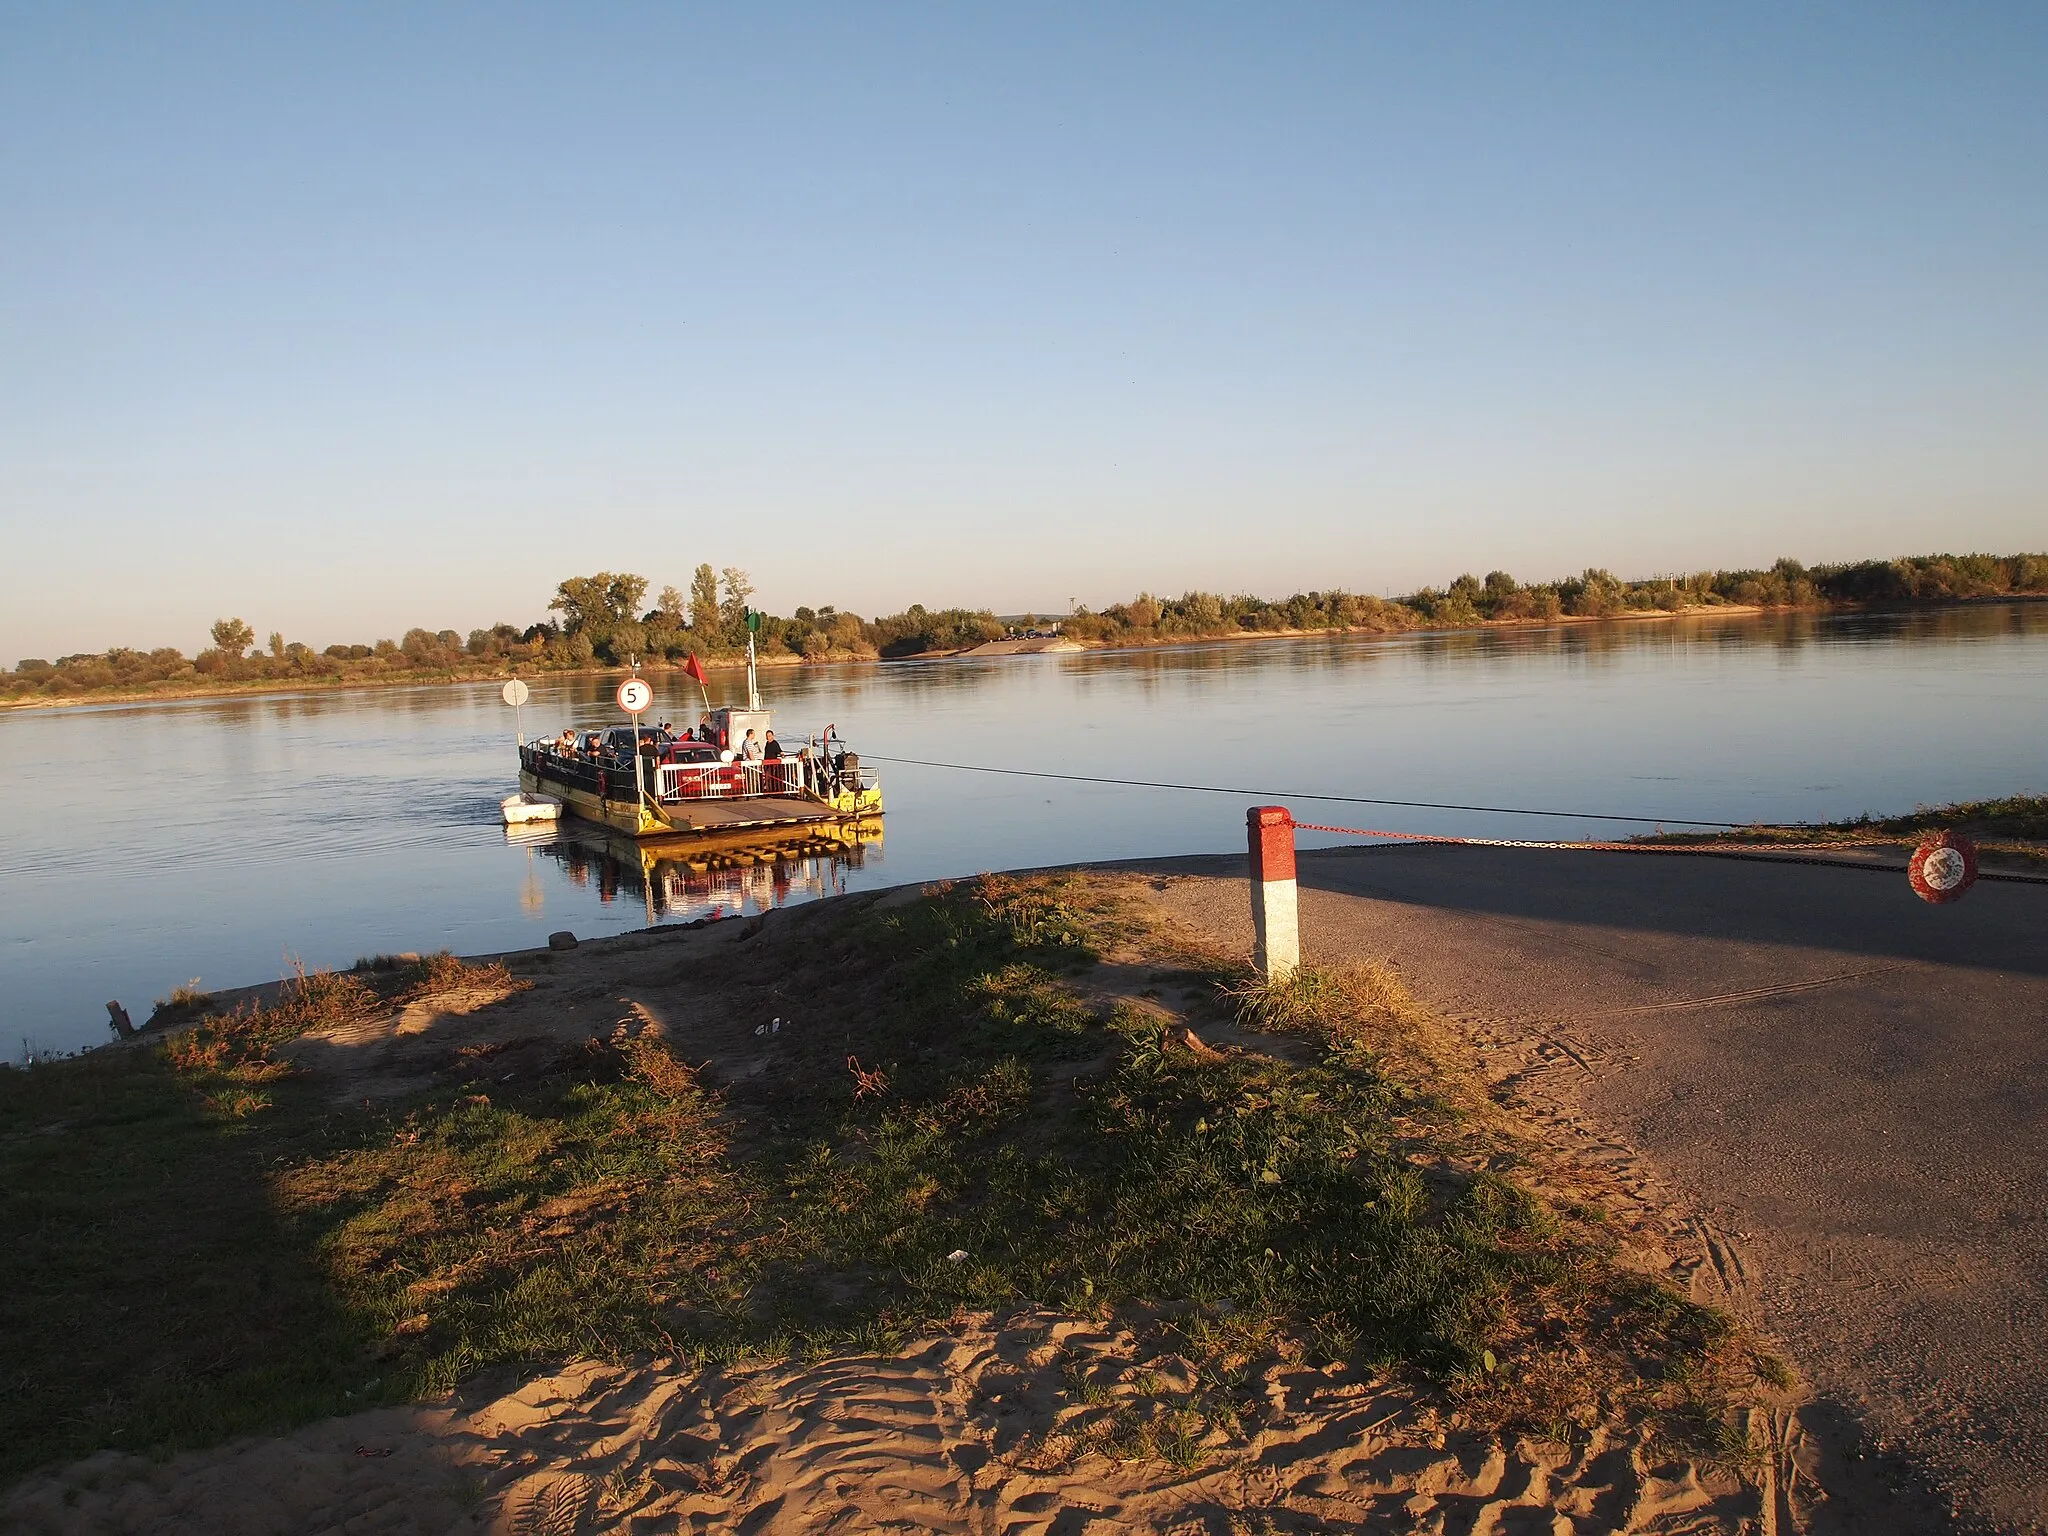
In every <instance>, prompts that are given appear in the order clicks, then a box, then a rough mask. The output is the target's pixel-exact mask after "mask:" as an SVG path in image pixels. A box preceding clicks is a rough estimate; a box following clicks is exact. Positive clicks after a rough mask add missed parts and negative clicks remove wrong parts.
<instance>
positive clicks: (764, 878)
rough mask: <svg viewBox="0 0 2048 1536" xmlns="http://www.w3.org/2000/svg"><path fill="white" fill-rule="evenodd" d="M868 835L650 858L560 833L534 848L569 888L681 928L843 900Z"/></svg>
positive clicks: (645, 852) (651, 851)
mask: <svg viewBox="0 0 2048 1536" xmlns="http://www.w3.org/2000/svg"><path fill="white" fill-rule="evenodd" d="M871 830H872V832H873V834H874V835H873V836H872V838H871V840H870V841H868V842H847V843H838V842H831V843H830V846H826V844H827V842H828V840H825V839H815V840H811V841H808V842H804V843H788V844H782V845H775V844H767V843H764V844H758V845H752V846H749V847H745V848H732V847H727V848H722V849H707V848H702V847H687V848H678V849H673V850H658V849H655V848H653V847H648V846H643V845H639V844H635V843H632V842H630V841H627V840H625V839H614V838H606V837H602V836H599V835H597V834H594V833H591V834H585V833H583V832H582V831H581V830H580V829H579V830H574V831H572V830H570V829H566V828H565V829H564V830H563V831H562V832H561V833H559V834H558V835H557V836H555V837H554V838H553V839H552V840H549V841H537V842H536V843H535V847H536V849H537V851H538V852H540V853H542V854H544V855H546V856H547V857H548V858H550V859H553V860H554V861H555V862H556V863H558V864H560V865H561V866H562V869H563V873H564V874H565V875H566V876H567V877H568V880H569V883H570V884H571V885H574V886H576V887H578V888H579V889H583V890H590V891H595V892H596V894H597V899H598V900H599V901H600V902H602V903H605V904H607V905H609V904H610V903H612V902H615V901H619V900H622V899H623V900H626V901H630V902H633V903H635V904H637V905H646V906H649V907H651V909H652V912H653V915H654V917H655V918H656V919H657V920H659V919H662V918H668V919H673V920H676V921H685V922H687V921H689V920H692V919H694V918H699V917H725V916H731V915H732V914H735V913H739V912H765V911H768V910H769V909H771V908H774V907H782V906H788V905H790V904H792V903H795V902H803V901H815V900H818V899H820V898H822V897H826V896H839V895H844V894H845V892H846V890H847V888H848V876H849V874H850V873H851V872H852V871H854V870H858V869H861V868H863V867H864V866H865V865H866V863H867V861H868V859H869V858H870V857H871V856H874V855H876V854H878V853H879V851H880V850H879V846H878V845H879V841H880V838H879V828H875V829H871Z"/></svg>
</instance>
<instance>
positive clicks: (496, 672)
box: [0, 555, 2048, 699]
mask: <svg viewBox="0 0 2048 1536" xmlns="http://www.w3.org/2000/svg"><path fill="white" fill-rule="evenodd" d="M648 587H649V582H648V580H647V578H646V577H644V576H637V575H632V574H629V573H615V572H611V571H598V572H596V573H595V574H593V575H589V576H572V577H569V578H568V579H566V580H564V581H562V582H561V583H559V584H558V585H557V586H556V588H555V593H554V596H553V597H552V598H551V599H550V600H549V602H548V605H547V611H548V614H549V615H550V616H549V617H547V618H545V619H542V620H540V621H538V622H536V623H531V624H527V625H523V626H522V625H517V624H510V623H499V624H493V625H491V626H490V627H488V628H485V629H472V630H470V631H469V633H468V634H467V635H464V634H462V633H460V632H458V631H456V630H453V629H440V630H430V629H425V628H418V629H409V630H407V631H406V632H405V634H404V635H403V636H402V637H401V638H399V639H397V640H390V639H385V640H378V641H375V642H373V643H369V644H340V645H330V646H327V647H325V648H324V649H320V650H315V649H314V648H313V647H312V646H309V645H306V644H304V643H302V642H300V641H296V640H292V641H288V640H286V639H285V638H284V636H283V634H282V633H280V632H278V631H272V632H271V634H270V636H269V638H268V641H267V642H266V643H265V644H264V645H262V646H258V645H257V644H256V632H255V630H254V629H253V628H252V627H251V626H250V625H249V624H247V623H246V622H244V621H243V620H242V619H240V618H226V619H221V620H219V621H218V622H217V623H215V624H214V626H213V629H212V633H211V635H210V639H211V640H212V644H211V645H209V646H207V647H205V648H204V649H202V650H201V651H199V653H198V654H197V655H195V656H191V657H187V656H186V655H184V654H183V653H182V652H181V651H178V650H176V649H175V648H172V647H168V646H166V647H162V648H159V649H156V650H151V651H142V650H134V649H130V648H128V647H125V646H116V647H114V648H113V649H111V650H107V651H90V652H81V653H79V654H77V655H72V656H60V657H58V658H57V659H56V660H54V661H50V660H46V659H43V658H39V657H31V658H28V659H25V660H23V661H20V662H18V663H17V664H16V665H15V668H14V670H13V671H12V672H11V673H0V699H7V698H12V699H20V698H23V697H27V696H31V695H36V694H43V695H51V696H69V695H72V694H83V693H93V692H100V691H106V690H116V689H117V690H122V691H135V692H148V691H163V692H176V691H183V690H188V689H191V690H203V689H207V688H210V687H215V686H222V685H233V684H263V683H288V682H293V681H304V682H308V683H313V682H352V681H360V682H374V681H381V680H392V681H400V680H419V679H425V678H435V677H451V678H462V677H496V676H502V675H504V674H505V673H506V672H507V671H509V670H513V669H517V670H519V671H521V672H526V673H535V672H550V671H578V670H582V669H584V668H589V667H596V666H621V665H624V664H625V663H627V662H628V661H638V662H640V663H642V664H644V665H648V666H655V667H659V666H663V665H674V664H680V663H681V662H682V661H683V660H684V659H685V658H687V657H688V656H690V655H693V654H694V655H696V656H698V657H700V658H701V659H703V660H705V661H707V662H710V663H713V664H718V663H722V662H731V661H733V660H736V659H737V658H738V657H740V656H742V655H744V654H745V652H746V646H747V635H748V614H749V613H750V612H752V611H753V610H752V607H751V604H752V601H753V596H754V586H753V582H752V580H751V579H750V578H749V576H748V574H747V573H746V572H745V571H743V570H740V569H738V568H737V567H734V566H727V567H725V569H724V570H722V571H715V570H713V569H712V567H711V566H709V565H700V566H698V567H697V569H696V571H695V572H694V573H693V574H692V575H691V577H690V583H689V587H688V589H687V590H679V589H678V588H676V587H674V586H665V587H663V588H662V589H661V590H660V592H659V593H658V594H657V595H656V597H655V599H654V601H653V603H652V605H651V606H649V605H648V604H647V591H648ZM2040 595H2048V555H1921V556H1912V557H1907V558H1903V559H1898V560H1866V561H1859V562H1855V563H1851V564H1842V565H1815V566H1806V565H1802V564H1800V563H1799V562H1798V561H1797V560H1780V561H1778V562H1777V563H1776V564H1774V565H1772V566H1771V567H1769V568H1768V569H1757V570H1733V571H1701V572H1696V573H1694V574H1692V575H1687V576H1668V577H1667V576H1659V577H1652V578H1648V579H1645V580H1635V581H1625V580H1622V579H1620V578H1618V577H1616V576H1615V575H1613V574H1612V573H1611V572H1609V571H1606V570H1600V569H1589V570H1586V571H1584V572H1582V573H1580V574H1579V575H1577V576H1569V577H1565V578H1563V579H1561V580H1557V581H1549V582H1542V583H1538V584H1535V585H1530V586H1525V585H1523V584H1522V583H1521V582H1518V581H1517V580H1515V578H1514V577H1512V576H1510V575H1509V574H1508V573H1507V572H1505V571H1492V572H1489V573H1488V574H1487V575H1486V576H1485V577H1483V578H1482V577H1478V576H1473V575H1469V574H1468V575H1463V576H1460V577H1458V579H1457V580H1455V581H1453V582H1452V583H1451V584H1450V585H1449V586H1448V587H1444V588H1441V589H1439V588H1435V587H1423V588H1421V589H1420V590H1418V591H1415V592H1411V593H1409V594H1408V595H1407V596H1405V597H1400V598H1382V597H1374V596H1371V595H1370V594H1365V593H1356V592H1344V591H1315V592H1297V593H1295V594H1294V595H1293V596H1292V597H1288V598H1282V599H1266V598H1260V597H1251V596H1245V595H1239V596H1235V597H1226V596H1224V595H1222V594H1221V593H1216V592H1184V593H1182V594H1181V595H1180V596H1179V597H1157V596H1154V595H1153V594H1152V593H1150V592H1141V593H1139V594H1138V595H1137V596H1136V597H1134V598H1132V599H1131V600H1130V601H1129V602H1126V603H1113V604H1111V605H1110V606H1108V607H1106V608H1104V609H1102V610H1101V611H1100V612H1093V611H1090V610H1089V609H1087V608H1077V609H1076V610H1075V611H1074V612H1072V613H1070V614H1068V615H1066V616H1065V617H1063V618H1061V619H1059V620H1058V623H1059V625H1060V627H1061V631H1062V633H1063V634H1065V635H1067V636H1070V637H1072V638H1074V639H1077V640H1082V641H1091V642H1099V643H1110V644H1132V645H1139V644H1149V643H1155V642H1161V641H1172V640H1177V639H1196V638H1207V637H1217V636H1225V635H1231V634H1259V633H1267V634H1271V633H1284V632H1289V631H1309V630H1364V631H1373V632H1393V631H1399V630H1407V629H1448V628H1456V627H1460V626H1464V625H1472V624H1484V623H1503V622H1514V621H1522V622H1528V621H1536V622H1541V621H1544V620H1551V619H1558V618H1564V617H1572V618H1609V617H1615V616H1618V615H1622V614H1627V613H1637V612H1652V611H1664V612H1680V611H1684V610H1688V609H1698V608H1714V607H1725V606H1731V605H1734V606H1754V607H1764V608H1825V607H1835V606H1842V605H1849V604H1910V603H1937V602H1956V601H1968V600H1973V599H1974V600H1982V599H1991V598H1999V597H2015V596H2040ZM1025 622H1026V623H1027V624H1035V623H1036V622H1038V621H1037V619H1036V617H1035V616H1030V615H1027V616H1026V620H1025ZM1008 629H1009V626H1007V625H1006V624H1005V623H1004V622H1003V621H1002V620H1001V619H999V618H997V617H996V615H995V614H994V613H992V612H991V611H989V610H988V609H986V608H976V609H968V608H943V609H927V608H926V607H924V606H923V605H922V604H912V605H911V606H910V607H909V608H907V609H905V610H904V611H903V612H901V613H896V614H889V615H886V616H883V617H878V618H873V619H864V618H862V617H861V616H860V615H858V614H855V613H849V612H842V611H840V610H839V609H838V608H835V607H833V606H831V605H830V604H827V605H826V606H824V607H821V608H808V607H804V608H798V609H797V610H796V611H795V612H793V613H791V614H790V615H788V616H787V617H782V616H778V615H774V614H761V615H760V618H759V628H758V630H757V632H756V633H755V636H754V641H755V647H756V650H757V652H758V653H759V654H760V655H761V656H762V657H764V658H765V659H767V660H769V661H771V662H778V661H795V660H801V661H813V662H818V661H840V660H863V659H873V658H876V657H884V658H887V657H901V656H914V655H925V654H929V653H932V652H936V651H951V650H961V649H965V648H967V647H969V646H973V645H978V644H980V643H981V642H983V641H986V640H997V639H1001V638H1003V636H1004V635H1005V634H1006V633H1007V632H1008Z"/></svg>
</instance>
